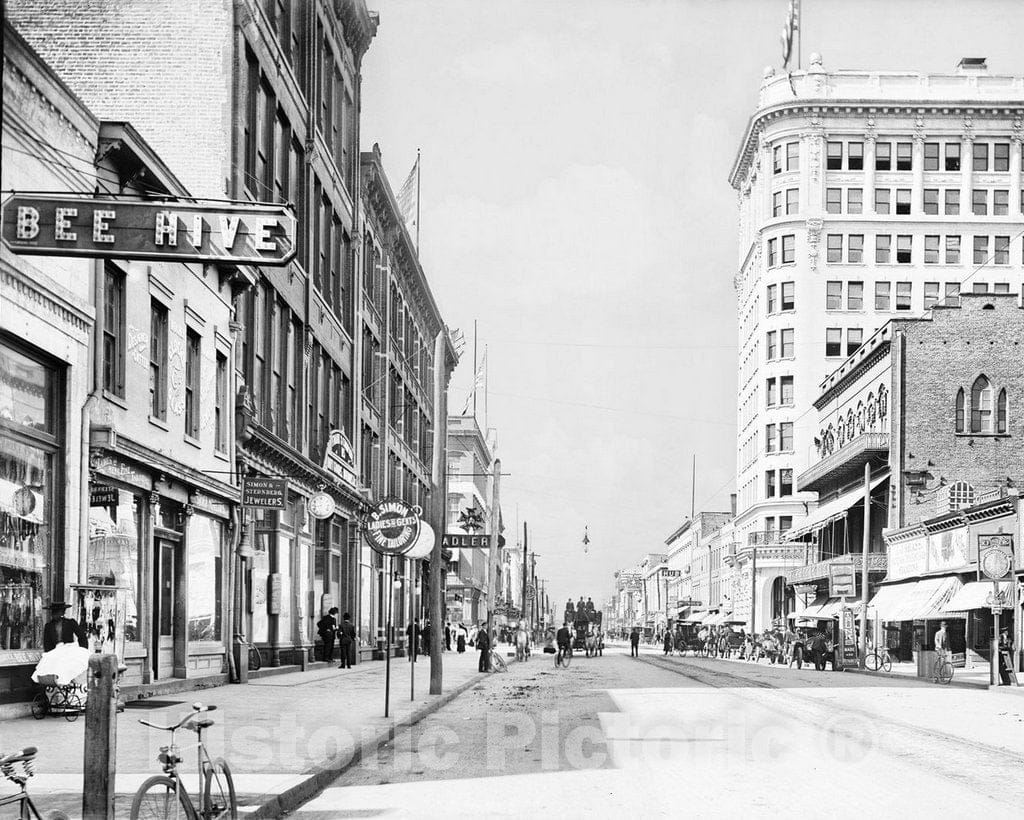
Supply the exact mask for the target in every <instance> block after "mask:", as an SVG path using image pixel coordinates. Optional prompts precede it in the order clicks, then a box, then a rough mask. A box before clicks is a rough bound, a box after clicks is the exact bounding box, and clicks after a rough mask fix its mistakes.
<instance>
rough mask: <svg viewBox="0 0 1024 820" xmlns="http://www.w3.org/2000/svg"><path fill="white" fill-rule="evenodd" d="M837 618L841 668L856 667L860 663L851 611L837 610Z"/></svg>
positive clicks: (855, 629)
mask: <svg viewBox="0 0 1024 820" xmlns="http://www.w3.org/2000/svg"><path fill="white" fill-rule="evenodd" d="M839 617H840V630H839V640H840V641H841V642H842V654H841V660H842V663H843V666H850V667H852V666H857V665H858V664H859V662H860V654H859V652H858V649H857V628H856V626H855V625H854V619H853V610H852V609H847V608H846V607H843V609H841V610H839Z"/></svg>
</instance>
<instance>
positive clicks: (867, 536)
mask: <svg viewBox="0 0 1024 820" xmlns="http://www.w3.org/2000/svg"><path fill="white" fill-rule="evenodd" d="M862 543H863V546H862V547H861V549H862V550H863V554H862V555H861V565H860V648H859V650H858V653H859V654H860V668H861V669H864V667H865V664H866V663H867V659H868V552H869V551H870V549H871V462H870V461H868V462H867V463H865V465H864V538H863V541H862Z"/></svg>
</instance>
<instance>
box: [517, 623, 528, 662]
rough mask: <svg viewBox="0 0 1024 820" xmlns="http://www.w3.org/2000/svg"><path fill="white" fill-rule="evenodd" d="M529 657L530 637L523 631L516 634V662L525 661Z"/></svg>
mask: <svg viewBox="0 0 1024 820" xmlns="http://www.w3.org/2000/svg"><path fill="white" fill-rule="evenodd" d="M528 657H530V636H529V635H528V634H527V632H526V630H525V629H520V630H518V631H517V632H516V660H517V661H525V660H526V659H527V658H528Z"/></svg>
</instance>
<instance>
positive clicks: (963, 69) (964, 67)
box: [956, 57, 988, 74]
mask: <svg viewBox="0 0 1024 820" xmlns="http://www.w3.org/2000/svg"><path fill="white" fill-rule="evenodd" d="M982 71H988V64H987V63H986V62H985V58H984V57H961V58H960V62H959V63H957V66H956V73H957V74H977V73H980V72H982Z"/></svg>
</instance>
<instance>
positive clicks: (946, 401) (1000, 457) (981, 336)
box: [900, 294, 1024, 525]
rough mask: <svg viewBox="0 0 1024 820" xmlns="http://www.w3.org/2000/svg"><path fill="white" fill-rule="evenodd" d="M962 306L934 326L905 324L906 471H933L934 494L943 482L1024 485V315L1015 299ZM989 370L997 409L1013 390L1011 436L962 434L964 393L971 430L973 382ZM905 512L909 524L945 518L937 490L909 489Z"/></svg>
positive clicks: (973, 300) (971, 297)
mask: <svg viewBox="0 0 1024 820" xmlns="http://www.w3.org/2000/svg"><path fill="white" fill-rule="evenodd" d="M961 304H962V307H960V308H944V307H943V308H937V309H935V310H933V311H932V317H933V318H932V320H931V321H927V320H925V321H916V322H906V323H902V322H901V323H900V329H901V330H904V331H905V359H904V374H905V375H904V378H905V388H906V393H905V404H904V407H905V413H906V416H905V418H904V419H903V429H902V438H903V452H904V458H905V460H904V463H903V465H902V469H903V470H920V471H924V472H926V478H927V487H928V488H929V490H931V489H932V488H935V487H937V486H938V485H939V482H940V479H945V480H946V482H947V483H946V486H947V487H948V486H949V485H950V484H953V483H954V482H956V481H967V482H969V483H970V484H972V485H974V486H975V487H976V488H978V489H982V490H983V489H986V488H991V487H992V486H993V485H996V484H998V483H1001V482H1004V481H1005V480H1006V478H1007V477H1009V478H1011V479H1013V480H1014V481H1015V482H1017V483H1018V486H1019V485H1020V482H1021V480H1024V368H1022V367H1021V357H1022V354H1024V347H1022V340H1024V310H1022V309H1021V308H1019V307H1018V305H1017V298H1016V296H1014V295H1010V294H1006V295H1004V294H987V295H986V294H965V295H964V296H962V297H961ZM982 373H984V374H985V376H987V377H988V379H989V381H990V382H991V383H992V386H993V412H994V411H995V407H994V404H995V396H997V395H998V393H999V390H1001V389H1002V388H1006V391H1007V398H1008V413H1007V434H1006V435H979V434H970V433H962V434H957V433H956V432H955V430H956V428H955V422H956V393H957V390H958V389H959V388H960V387H963V389H964V391H965V393H966V394H967V402H966V404H967V407H966V413H965V417H966V429H967V430H969V429H970V391H971V385H972V384H973V382H974V380H975V379H976V378H977V377H978V375H979V374H982ZM911 455H912V456H913V458H911V457H910V456H911ZM929 462H931V463H930V464H929ZM903 480H904V486H905V487H906V483H905V477H904V479H903ZM938 492H939V494H940V495H941V494H942V490H941V489H939V491H938ZM904 514H905V515H904V520H903V522H902V524H903V525H910V524H914V523H916V522H918V521H921V520H923V519H926V518H933V517H934V516H935V515H937V514H939V511H938V510H937V499H936V493H934V492H927V491H926V492H924V493H922V494H921V495H920V496H918V497H917V498H915V496H914V495H913V493H912V490H911V488H907V495H906V503H905V507H904Z"/></svg>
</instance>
